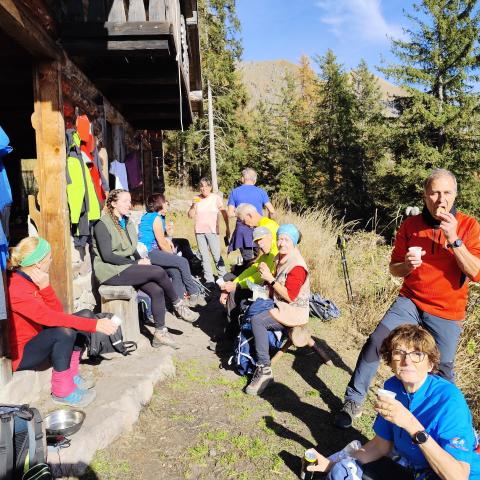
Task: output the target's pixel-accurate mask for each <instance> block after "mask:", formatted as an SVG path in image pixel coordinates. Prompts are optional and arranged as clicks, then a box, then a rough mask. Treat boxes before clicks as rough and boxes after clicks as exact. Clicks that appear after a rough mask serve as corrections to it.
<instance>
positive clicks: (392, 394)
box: [377, 388, 397, 398]
mask: <svg viewBox="0 0 480 480" xmlns="http://www.w3.org/2000/svg"><path fill="white" fill-rule="evenodd" d="M396 396H397V394H396V393H395V392H391V391H390V390H385V389H383V388H377V397H388V398H395V397H396Z"/></svg>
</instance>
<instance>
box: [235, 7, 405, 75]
mask: <svg viewBox="0 0 480 480" xmlns="http://www.w3.org/2000/svg"><path fill="white" fill-rule="evenodd" d="M412 4H413V1H412V0H293V1H292V0H237V14H238V16H239V18H240V21H241V23H242V39H243V47H244V52H243V60H245V61H248V60H276V59H285V60H290V61H292V62H298V59H299V58H300V55H301V54H303V53H305V54H307V55H309V56H310V57H313V56H314V55H316V54H320V55H324V54H325V52H326V51H327V49H328V48H331V49H332V50H333V51H334V52H335V54H336V55H337V58H338V60H339V61H340V63H343V64H344V66H345V67H346V68H347V69H351V68H353V67H355V66H356V65H357V64H358V62H359V60H360V59H361V58H364V59H365V60H366V61H367V63H368V65H369V67H370V69H371V70H374V71H375V70H376V69H375V66H377V65H380V58H381V55H383V57H384V58H385V59H386V60H387V61H388V60H393V59H394V57H393V56H392V54H391V53H390V40H389V39H388V37H389V36H391V37H392V36H393V37H394V38H399V37H400V36H401V35H402V26H405V25H406V24H407V20H406V19H405V17H404V15H403V9H407V10H409V11H411V5H412ZM376 73H377V74H378V72H376ZM379 75H380V76H383V75H381V74H379Z"/></svg>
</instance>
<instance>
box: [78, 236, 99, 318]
mask: <svg viewBox="0 0 480 480" xmlns="http://www.w3.org/2000/svg"><path fill="white" fill-rule="evenodd" d="M72 271H73V311H74V312H78V311H79V310H83V309H84V308H88V309H89V310H94V309H95V307H96V305H97V301H96V300H95V296H94V295H93V293H92V280H93V272H92V262H91V259H90V250H89V245H88V244H87V246H86V247H85V255H83V259H82V256H81V255H80V252H79V251H78V250H77V249H76V248H75V247H74V246H73V238H72Z"/></svg>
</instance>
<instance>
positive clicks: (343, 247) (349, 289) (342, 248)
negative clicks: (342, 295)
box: [337, 235, 353, 303]
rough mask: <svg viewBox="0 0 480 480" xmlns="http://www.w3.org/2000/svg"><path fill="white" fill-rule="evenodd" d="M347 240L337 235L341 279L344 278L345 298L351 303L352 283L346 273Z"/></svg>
mask: <svg viewBox="0 0 480 480" xmlns="http://www.w3.org/2000/svg"><path fill="white" fill-rule="evenodd" d="M346 246H347V242H346V241H345V237H344V236H343V235H339V236H338V237H337V247H338V248H339V250H340V257H341V259H342V271H343V279H344V280H345V289H346V290H347V298H348V301H349V302H350V303H353V291H352V284H351V283H350V275H349V274H348V265H347V255H346V250H347V249H346Z"/></svg>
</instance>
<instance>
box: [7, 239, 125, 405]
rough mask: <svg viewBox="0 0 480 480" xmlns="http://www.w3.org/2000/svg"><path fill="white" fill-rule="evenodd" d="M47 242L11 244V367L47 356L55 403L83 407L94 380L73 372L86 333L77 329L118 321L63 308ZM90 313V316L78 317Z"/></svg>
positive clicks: (103, 327)
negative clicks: (53, 281) (54, 283)
mask: <svg viewBox="0 0 480 480" xmlns="http://www.w3.org/2000/svg"><path fill="white" fill-rule="evenodd" d="M51 261H52V254H51V248H50V244H49V243H48V242H47V241H46V240H44V239H43V238H40V237H27V238H24V239H23V240H21V241H20V242H19V244H18V245H17V246H16V247H14V248H10V259H9V263H8V268H9V270H11V271H12V272H11V275H9V280H8V297H9V308H10V310H11V315H10V351H11V357H12V368H13V370H14V371H16V370H35V369H36V368H38V367H39V366H41V365H42V364H43V363H44V362H45V361H46V360H50V362H51V364H52V367H53V371H52V399H53V401H54V402H56V403H62V404H66V405H71V406H77V407H84V406H86V405H88V404H89V403H90V402H91V401H92V400H93V399H94V398H95V391H94V390H93V389H89V387H92V386H93V384H92V383H91V382H88V381H87V380H85V379H83V378H82V377H81V376H80V375H79V374H78V364H79V362H80V356H81V351H82V348H83V345H84V340H85V337H84V336H83V335H81V334H79V332H82V331H84V332H102V333H105V334H107V335H111V334H113V333H114V332H115V330H116V329H117V326H116V325H115V324H114V323H113V322H112V321H111V320H110V319H109V318H101V319H95V318H94V316H93V314H92V312H90V311H82V312H79V313H78V314H76V315H70V314H67V313H64V312H63V307H62V304H61V303H60V300H59V299H58V297H57V296H56V295H55V292H54V291H53V288H52V287H51V285H50V280H49V274H48V272H49V269H50V263H51ZM83 317H93V318H83Z"/></svg>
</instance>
